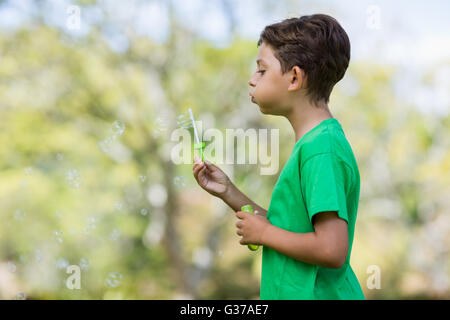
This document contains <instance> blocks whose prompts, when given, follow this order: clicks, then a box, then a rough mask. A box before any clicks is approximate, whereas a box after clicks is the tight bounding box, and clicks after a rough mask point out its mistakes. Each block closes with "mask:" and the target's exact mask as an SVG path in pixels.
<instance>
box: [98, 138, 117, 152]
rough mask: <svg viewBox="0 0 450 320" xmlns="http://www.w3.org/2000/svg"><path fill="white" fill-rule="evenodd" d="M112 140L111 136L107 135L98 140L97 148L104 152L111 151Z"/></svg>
mask: <svg viewBox="0 0 450 320" xmlns="http://www.w3.org/2000/svg"><path fill="white" fill-rule="evenodd" d="M113 142H114V140H113V138H111V137H108V138H106V139H105V140H102V141H99V143H98V148H99V149H100V151H102V152H104V153H109V152H110V151H111V145H112V144H113Z"/></svg>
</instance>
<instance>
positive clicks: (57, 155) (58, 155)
mask: <svg viewBox="0 0 450 320" xmlns="http://www.w3.org/2000/svg"><path fill="white" fill-rule="evenodd" d="M62 159H64V155H63V154H62V153H58V154H56V160H58V161H61V160H62Z"/></svg>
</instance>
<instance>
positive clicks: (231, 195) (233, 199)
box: [220, 183, 267, 217]
mask: <svg viewBox="0 0 450 320" xmlns="http://www.w3.org/2000/svg"><path fill="white" fill-rule="evenodd" d="M220 198H221V199H222V200H223V201H224V202H225V203H226V204H227V205H228V206H229V207H230V208H231V209H233V210H234V211H235V212H237V211H241V207H242V206H245V205H247V204H250V205H252V207H253V211H258V214H260V215H262V216H264V217H266V216H267V210H266V209H264V208H262V207H260V206H258V205H257V204H256V203H254V202H253V201H252V200H250V198H248V197H247V196H246V195H245V194H244V193H242V192H241V191H240V190H239V189H238V188H237V187H236V186H235V185H234V184H233V183H230V186H229V187H228V189H227V192H226V193H225V194H224V195H222V196H221V197H220Z"/></svg>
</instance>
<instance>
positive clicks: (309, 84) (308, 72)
mask: <svg viewBox="0 0 450 320" xmlns="http://www.w3.org/2000/svg"><path fill="white" fill-rule="evenodd" d="M258 47H260V48H259V51H258V60H257V66H258V68H257V71H256V72H255V73H254V74H253V76H252V78H251V79H250V80H249V84H250V86H252V87H253V88H252V90H251V92H250V95H251V96H252V97H253V98H252V101H254V102H255V103H257V104H258V105H259V107H260V109H261V112H263V113H267V114H274V115H287V114H289V113H290V110H291V109H292V108H293V106H294V105H295V104H296V103H297V102H299V101H300V100H303V101H308V102H311V103H312V104H313V105H315V106H317V107H320V106H326V105H327V103H328V101H329V98H330V94H331V91H332V89H333V87H334V85H335V84H336V83H337V82H338V81H339V80H341V79H342V77H343V76H344V74H345V71H346V70H347V67H348V64H349V61H350V41H349V38H348V36H347V33H346V32H345V31H344V29H343V28H342V27H341V26H340V24H339V23H338V22H337V21H336V20H335V19H334V18H332V17H330V16H328V15H325V14H314V15H309V16H302V17H300V18H290V19H285V20H283V21H281V22H279V23H275V24H272V25H269V26H266V27H265V28H264V30H263V31H262V32H261V35H260V38H259V40H258Z"/></svg>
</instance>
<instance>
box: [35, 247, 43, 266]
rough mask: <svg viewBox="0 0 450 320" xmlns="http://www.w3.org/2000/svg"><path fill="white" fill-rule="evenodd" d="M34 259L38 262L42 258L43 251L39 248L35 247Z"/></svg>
mask: <svg viewBox="0 0 450 320" xmlns="http://www.w3.org/2000/svg"><path fill="white" fill-rule="evenodd" d="M34 259H35V260H36V262H37V263H40V262H41V261H43V260H44V252H43V251H42V250H41V249H36V251H35V252H34Z"/></svg>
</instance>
